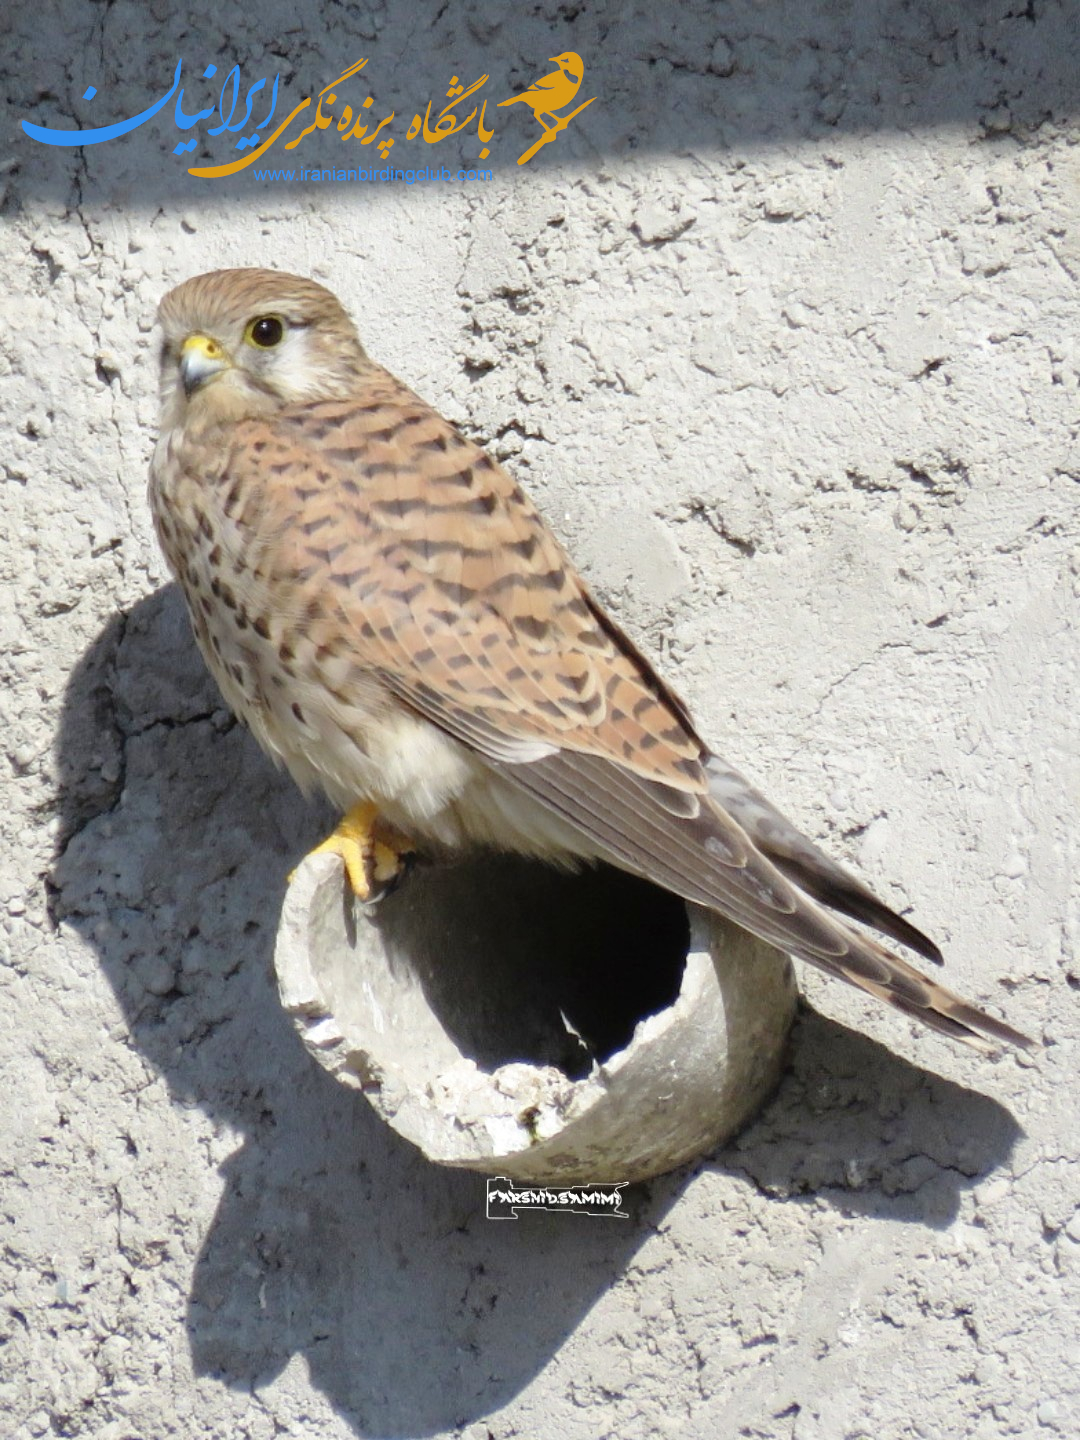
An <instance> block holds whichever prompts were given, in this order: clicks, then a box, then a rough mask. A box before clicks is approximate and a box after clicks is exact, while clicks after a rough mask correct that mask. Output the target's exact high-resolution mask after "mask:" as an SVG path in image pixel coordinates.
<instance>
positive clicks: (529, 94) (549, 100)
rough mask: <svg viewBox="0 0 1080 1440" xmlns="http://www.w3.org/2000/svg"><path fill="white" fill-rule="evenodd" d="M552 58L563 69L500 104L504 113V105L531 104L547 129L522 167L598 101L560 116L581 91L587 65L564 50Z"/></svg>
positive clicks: (523, 159)
mask: <svg viewBox="0 0 1080 1440" xmlns="http://www.w3.org/2000/svg"><path fill="white" fill-rule="evenodd" d="M551 59H552V60H553V61H554V63H555V64H556V65H557V66H558V67H559V68H558V69H557V70H553V71H552V72H551V74H550V75H542V76H541V77H540V79H539V80H537V81H536V82H535V83H534V84H532V85H530V86H529V88H528V90H523V91H522V92H521V94H520V95H511V96H510V98H509V100H500V101H499V109H500V110H501V109H502V107H503V106H504V105H517V104H519V103H521V104H525V105H528V106H529V108H530V109H531V110H532V112H533V114H534V115H535V116H536V119H537V120H538V121H539V123H540V124H541V125H542V126H543V127H544V133H543V135H541V137H540V139H539V140H537V142H536V144H535V145H534V146H533V147H532V148H531V149H530V150H526V152H525V154H524V155H522V156H521V158H520V159H519V160H518V162H517V163H518V164H519V165H524V164H525V163H526V161H528V160H531V159H532V157H533V156H534V155H535V154H536V152H537V151H538V150H539V149H540V147H541V146H542V145H546V144H547V143H548V142H549V141H551V140H554V139H555V136H556V135H558V133H559V131H560V130H565V129H566V127H567V125H569V123H570V121H571V120H572V119H573V118H574V116H575V115H579V114H580V113H581V111H582V110H584V109H585V108H586V106H588V105H591V104H592V103H593V100H595V99H596V96H595V95H594V96H593V97H592V100H586V101H585V103H584V104H583V105H579V106H578V107H577V109H576V110H571V112H570V114H569V115H556V114H555V111H556V110H561V109H562V107H563V106H564V105H569V104H570V101H571V100H573V98H574V96H575V95H576V94H577V92H578V90H579V89H580V87H581V81H582V77H583V76H584V74H585V66H584V64H583V63H582V59H581V56H580V55H577V54H575V53H574V51H573V50H564V51H563V53H562V54H561V55H552V56H551Z"/></svg>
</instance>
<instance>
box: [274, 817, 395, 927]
mask: <svg viewBox="0 0 1080 1440" xmlns="http://www.w3.org/2000/svg"><path fill="white" fill-rule="evenodd" d="M378 822H379V812H378V810H377V808H376V807H375V806H374V805H372V804H371V803H370V802H369V801H361V803H360V804H358V805H354V806H353V807H352V809H351V810H349V811H348V812H347V813H346V814H344V815H343V816H342V817H341V820H340V822H339V824H338V827H337V829H336V830H335V831H334V833H333V834H332V835H328V836H327V837H326V839H325V840H324V841H323V842H322V844H321V845H316V846H315V849H314V850H312V851H311V854H312V855H338V856H340V857H341V861H342V863H343V864H344V866H345V874H346V875H347V876H348V877H349V884H350V885H351V887H352V892H353V894H354V895H355V896H356V898H357V899H358V900H360V901H364V902H366V901H370V900H378V899H380V898H381V896H383V895H384V894H385V893H386V892H387V890H389V889H390V888H391V887H392V885H393V883H394V881H395V880H397V878H398V877H399V876H400V874H401V872H402V871H403V870H404V869H405V862H406V859H407V857H408V855H409V854H410V850H411V847H410V846H409V844H408V842H407V841H406V840H405V838H404V836H401V835H397V834H396V833H394V832H392V831H389V830H387V828H386V827H385V826H383V827H381V829H380V834H381V836H382V837H383V838H381V839H376V838H375V831H376V827H377V826H378ZM295 873H296V872H295V871H294V872H293V874H295ZM289 879H290V880H291V879H292V875H290V876H289Z"/></svg>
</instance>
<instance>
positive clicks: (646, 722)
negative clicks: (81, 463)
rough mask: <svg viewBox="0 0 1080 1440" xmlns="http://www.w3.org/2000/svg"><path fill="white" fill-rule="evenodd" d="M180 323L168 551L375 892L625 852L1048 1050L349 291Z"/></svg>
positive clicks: (196, 292)
mask: <svg viewBox="0 0 1080 1440" xmlns="http://www.w3.org/2000/svg"><path fill="white" fill-rule="evenodd" d="M160 322H161V327H162V330H163V337H164V338H163V341H162V346H161V397H162V416H161V434H160V438H159V440H158V444H157V448H156V450H155V452H154V458H153V462H152V465H151V471H150V498H151V504H152V507H153V513H154V520H155V523H156V526H157V531H158V535H159V537H160V540H161V545H162V548H163V549H164V552H165V555H166V557H167V559H168V562H169V564H170V566H171V567H172V569H173V571H174V573H175V575H176V577H177V579H178V580H179V582H180V585H181V587H182V589H183V592H184V595H185V597H186V599H187V605H188V609H189V611H190V613H191V619H192V624H193V626H194V629H195V635H196V637H197V639H198V643H199V646H200V648H201V650H202V652H203V655H204V656H205V657H206V661H207V663H208V665H209V666H210V669H211V671H212V672H213V674H214V676H215V678H216V680H217V682H218V684H219V685H220V687H221V690H222V693H223V695H224V697H225V699H226V701H227V702H228V704H229V705H230V706H231V707H232V708H233V710H235V711H236V713H237V714H238V715H239V716H240V717H241V718H242V719H243V720H244V721H245V722H246V724H247V725H248V726H249V727H250V729H251V730H252V732H253V733H254V735H255V737H256V738H257V739H258V741H259V742H260V744H261V745H262V746H263V747H264V748H265V749H266V750H267V751H268V752H269V753H270V754H271V755H272V756H273V757H274V759H275V760H277V761H278V762H280V763H283V764H284V765H285V766H287V768H288V769H289V771H290V772H291V773H292V775H293V776H294V777H295V778H296V780H297V781H298V782H299V783H300V785H301V786H302V787H304V788H305V789H306V790H310V789H312V788H314V787H321V788H322V789H323V790H324V791H325V792H326V793H327V794H328V795H329V796H330V798H331V799H332V800H333V801H334V802H335V803H336V804H337V805H338V806H339V807H340V808H341V809H342V810H343V811H344V812H345V818H344V820H343V821H342V824H341V826H339V828H338V830H336V831H335V832H334V834H333V835H332V836H331V837H330V838H329V840H327V841H326V842H325V845H324V846H322V847H320V848H321V849H330V850H333V851H335V852H336V853H338V854H340V855H341V857H342V859H343V861H344V862H345V865H346V869H347V871H348V874H349V878H350V880H351V882H352V885H353V888H354V890H355V891H356V893H357V894H358V895H359V896H360V897H361V898H366V897H367V896H368V895H369V894H370V893H371V892H372V887H373V886H374V885H375V884H376V882H377V881H378V880H380V879H382V878H383V877H384V876H388V875H390V874H392V873H393V871H394V868H395V865H396V857H397V856H398V855H399V854H401V853H403V852H404V851H405V850H406V849H408V848H412V847H416V848H420V849H422V850H424V851H426V852H429V853H434V854H436V855H437V854H439V853H443V854H445V853H454V852H457V851H459V850H461V849H462V848H464V847H468V846H482V847H483V846H486V847H491V848H495V849H498V850H503V851H509V852H516V853H519V854H522V855H528V856H533V857H538V858H540V859H543V860H546V861H550V862H554V863H558V864H564V865H565V864H571V865H572V864H576V863H578V862H580V861H582V860H585V861H590V860H597V859H599V860H605V861H608V862H609V863H611V864H613V865H617V866H620V867H621V868H623V869H624V870H628V871H630V872H632V873H633V874H636V875H641V876H644V877H646V878H647V879H649V880H652V881H654V882H655V883H657V884H658V885H661V886H663V887H665V888H666V889H668V890H671V891H673V892H674V893H675V894H677V895H680V896H683V897H684V898H685V899H687V900H690V901H693V902H695V903H697V904H700V905H705V906H708V907H710V908H712V909H714V910H717V911H719V912H720V913H722V914H723V915H726V916H728V917H729V918H730V919H731V920H733V921H735V922H736V923H737V924H739V925H741V926H743V927H745V928H746V929H747V930H749V931H752V932H753V933H754V934H755V935H758V936H760V937H761V938H762V939H763V940H766V941H768V942H770V943H771V944H773V945H775V946H777V947H779V948H780V949H781V950H784V951H787V952H789V953H791V954H793V955H795V956H798V957H799V958H801V959H802V960H806V961H809V962H810V963H811V964H813V965H816V966H818V967H820V968H821V969H822V970H825V971H827V972H828V973H830V974H832V975H836V976H839V977H840V978H841V979H844V980H847V981H849V982H850V983H851V984H853V985H856V986H858V987H859V988H860V989H862V990H865V991H868V992H869V993H870V994H871V995H875V996H877V997H878V998H879V999H882V1000H885V1001H888V1002H889V1003H890V1004H892V1005H894V1006H896V1007H897V1008H898V1009H900V1010H902V1011H904V1012H905V1013H907V1014H909V1015H913V1016H915V1017H916V1018H917V1019H919V1020H921V1021H923V1022H924V1023H925V1024H927V1025H929V1026H931V1027H932V1028H933V1029H935V1030H938V1031H941V1032H942V1033H944V1034H946V1035H951V1036H954V1037H956V1038H958V1039H961V1040H964V1041H967V1042H968V1043H970V1044H973V1045H976V1046H979V1047H981V1048H986V1042H987V1041H988V1040H989V1041H1005V1042H1007V1043H1010V1044H1013V1045H1019V1046H1029V1045H1030V1044H1031V1042H1030V1041H1028V1040H1027V1039H1026V1038H1025V1037H1024V1036H1023V1035H1021V1034H1019V1033H1018V1032H1017V1031H1016V1030H1014V1029H1013V1028H1012V1027H1011V1026H1009V1025H1007V1024H1005V1023H1004V1022H1003V1021H1001V1020H998V1019H995V1018H994V1017H993V1016H991V1015H987V1014H984V1013H983V1012H982V1011H981V1010H978V1009H976V1008H975V1007H974V1006H973V1005H970V1004H968V1002H967V1001H965V1000H963V999H961V998H960V997H959V996H957V995H954V994H952V993H951V992H950V991H948V990H946V989H945V988H944V987H943V986H941V985H939V984H937V983H936V982H935V981H933V980H931V979H929V978H928V977H926V976H924V975H923V974H921V973H920V972H919V971H918V970H916V969H915V968H914V967H913V966H912V965H910V964H909V963H908V962H907V961H906V960H904V959H902V958H901V957H900V956H899V955H896V954H894V953H892V952H891V951H890V950H889V949H887V948H886V947H885V946H884V945H882V944H881V943H880V942H879V941H877V940H876V939H874V938H873V937H871V936H870V935H869V934H867V933H865V932H864V931H863V930H862V929H861V928H858V926H856V925H852V924H850V923H849V921H850V920H854V921H857V922H862V923H863V924H865V925H869V926H872V927H874V928H876V929H877V930H878V931H880V932H882V933H883V934H884V935H886V936H889V937H891V939H892V940H894V941H899V942H900V943H901V944H903V945H906V946H908V947H909V948H910V949H912V950H914V951H916V952H918V953H919V954H920V955H922V956H924V957H926V958H927V959H929V960H933V961H940V959H941V955H940V952H939V950H938V949H937V947H936V946H935V945H934V944H933V943H932V942H931V941H930V940H928V939H927V938H926V937H925V936H924V935H922V934H921V933H920V932H919V931H918V930H916V929H915V928H914V926H913V925H911V924H909V922H908V921H907V920H904V919H902V918H901V917H900V916H898V915H896V914H894V913H893V912H892V911H891V910H889V909H888V908H887V907H886V906H885V905H883V904H882V903H881V902H880V901H879V900H877V899H876V898H875V897H874V895H873V894H872V893H871V892H870V891H869V890H868V889H867V887H866V886H865V885H863V884H862V883H861V882H860V881H859V880H857V879H854V878H853V877H852V876H850V875H849V874H847V873H846V872H845V871H844V870H842V869H841V868H840V867H839V866H838V865H836V864H835V863H834V862H833V861H832V860H830V859H829V858H828V857H827V856H826V855H824V854H823V853H822V852H821V851H820V850H819V849H818V848H817V846H816V845H814V844H813V843H812V842H811V841H810V840H809V839H807V838H806V837H805V836H804V835H802V834H801V833H800V832H799V831H798V830H797V829H796V828H795V827H794V826H793V825H792V824H791V823H790V821H788V820H787V819H785V818H784V816H782V815H781V814H780V813H779V811H777V810H776V809H775V808H774V807H773V806H772V805H771V804H770V802H769V801H768V800H766V799H765V797H764V796H763V795H761V794H760V793H759V792H758V791H757V790H756V789H755V788H754V787H753V786H752V785H750V784H749V783H748V782H747V781H746V780H744V779H743V777H742V776H741V775H739V774H738V772H737V771H735V770H733V769H732V768H731V767H730V766H729V765H727V764H726V763H725V762H724V761H723V760H721V759H720V758H719V757H718V756H716V755H714V754H713V753H712V752H711V751H710V749H709V747H708V746H707V745H706V743H705V742H704V741H703V740H702V739H701V737H700V735H699V734H698V732H697V730H696V728H695V726H694V722H693V720H692V718H691V716H690V713H689V711H688V710H687V708H686V706H685V704H684V703H683V702H682V700H680V699H679V697H678V696H677V695H676V694H675V692H674V691H673V690H672V689H671V688H670V686H668V685H667V684H666V683H665V681H663V680H662V679H661V678H660V676H659V675H657V673H656V671H655V670H654V669H653V667H652V665H651V664H650V663H649V661H648V660H647V659H646V658H645V656H644V655H643V654H642V653H641V651H640V650H639V649H638V648H637V646H636V645H635V644H634V643H633V641H632V640H630V639H628V638H627V636H626V635H624V634H623V633H622V631H621V630H620V629H619V627H618V626H617V625H616V624H615V622H614V621H613V620H612V619H611V618H610V617H609V616H608V615H606V614H605V613H604V611H603V610H602V609H601V607H600V605H599V604H598V603H597V601H596V600H595V599H594V598H593V596H592V595H591V594H590V593H589V591H588V589H587V588H586V586H585V585H584V584H583V582H582V580H581V579H580V577H579V576H578V575H577V573H576V571H575V570H574V568H573V566H572V564H571V563H570V560H569V559H568V557H567V555H566V553H565V552H564V550H563V549H562V547H561V545H560V544H559V542H558V541H557V540H556V539H555V538H554V536H553V535H552V533H551V532H550V530H548V528H547V526H546V525H545V524H544V521H543V520H542V519H541V517H540V515H539V514H538V512H537V511H536V509H535V508H534V506H533V505H532V503H531V502H530V500H529V499H528V497H527V496H526V495H525V494H524V493H523V492H522V490H521V489H520V488H519V486H518V485H516V484H515V483H514V481H513V480H512V479H511V477H510V476H509V475H508V474H507V473H506V472H505V471H504V470H503V469H502V468H501V467H500V466H499V465H498V464H496V462H495V461H494V460H493V459H492V458H491V457H490V456H489V455H487V454H486V453H485V452H484V451H483V450H482V449H481V448H480V447H479V446H477V445H475V444H473V442H472V441H470V440H468V439H466V438H465V437H464V436H463V435H462V434H460V433H459V431H458V430H456V429H455V428H454V426H453V425H451V424H450V423H449V422H448V421H446V420H444V419H443V418H442V417H441V416H440V415H438V414H437V413H436V412H435V411H434V410H433V409H432V408H431V407H430V406H429V405H427V404H425V402H424V401H423V400H421V399H419V398H418V397H417V396H416V395H414V394H413V393H412V391H411V390H409V389H408V388H407V387H406V386H405V385H403V384H402V383H401V382H400V381H399V380H397V379H395V378H394V376H393V375H391V374H389V373H388V372H387V371H386V370H384V369H383V368H382V367H381V366H379V365H377V364H375V362H374V361H372V360H370V359H368V356H367V354H366V352H365V351H364V349H363V347H362V345H361V343H360V341H359V339H358V337H357V334H356V331H355V329H354V327H353V325H352V322H351V321H350V319H349V317H348V316H347V314H346V313H345V311H344V309H343V308H342V306H341V305H340V303H339V302H338V300H337V299H336V298H335V297H334V296H333V295H332V294H331V293H330V292H329V291H328V290H326V289H324V288H323V287H322V286H321V285H317V284H315V283H314V282H313V281H311V280H306V279H301V278H298V277H296V276H292V275H285V274H279V273H277V272H275V271H272V270H220V271H216V272H214V273H213V274H209V275H200V276H198V277H197V278H195V279H192V280H188V281H186V282H185V283H184V284H182V285H180V286H178V287H177V288H176V289H175V290H172V291H171V292H170V293H169V294H168V295H166V297H165V299H164V300H163V301H162V303H161V307H160ZM403 837H405V838H403ZM843 917H846V918H843Z"/></svg>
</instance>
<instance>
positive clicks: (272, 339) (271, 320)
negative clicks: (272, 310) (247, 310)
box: [244, 315, 285, 350]
mask: <svg viewBox="0 0 1080 1440" xmlns="http://www.w3.org/2000/svg"><path fill="white" fill-rule="evenodd" d="M284 338H285V326H284V324H283V322H282V321H281V320H280V319H279V318H278V317H277V316H276V315H260V316H259V317H258V319H257V320H252V322H251V324H250V325H249V326H248V327H247V329H246V330H245V331H244V339H245V340H246V341H247V342H248V344H249V345H257V346H258V347H259V349H260V350H272V349H273V348H274V346H275V345H280V344H281V342H282V340H284Z"/></svg>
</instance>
